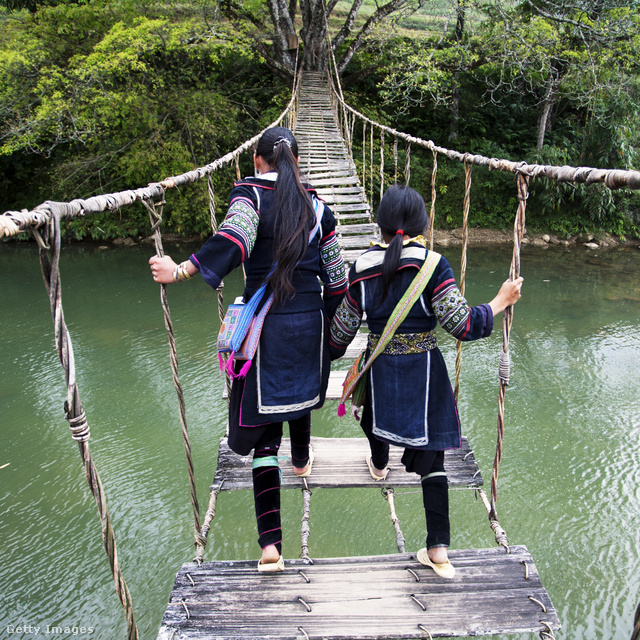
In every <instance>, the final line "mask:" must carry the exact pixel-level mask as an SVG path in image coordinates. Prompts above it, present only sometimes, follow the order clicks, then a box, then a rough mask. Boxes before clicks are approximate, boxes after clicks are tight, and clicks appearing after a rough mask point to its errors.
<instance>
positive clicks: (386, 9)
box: [338, 0, 407, 74]
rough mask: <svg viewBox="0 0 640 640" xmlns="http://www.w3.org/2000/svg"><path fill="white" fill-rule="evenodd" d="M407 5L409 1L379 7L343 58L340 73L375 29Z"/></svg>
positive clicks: (403, 0) (397, 0)
mask: <svg viewBox="0 0 640 640" xmlns="http://www.w3.org/2000/svg"><path fill="white" fill-rule="evenodd" d="M406 3H407V0H390V1H389V2H387V4H383V5H382V6H379V7H378V8H377V9H376V10H375V11H374V13H373V15H372V16H371V17H370V18H369V19H368V20H367V21H366V22H365V23H364V25H363V27H362V29H360V31H359V33H358V35H357V36H356V37H355V38H354V40H353V42H352V43H351V46H350V47H349V48H348V49H347V52H346V53H345V54H344V56H343V57H342V60H340V62H339V63H338V72H339V73H340V74H342V73H343V71H344V70H345V68H346V66H347V65H348V64H349V62H351V58H353V56H354V54H355V52H356V51H357V50H358V49H359V48H360V47H361V46H362V45H363V44H364V42H365V40H366V38H367V36H368V35H369V34H370V33H371V31H372V30H373V28H374V27H375V26H376V25H377V24H378V23H379V22H380V21H381V20H384V18H386V17H387V16H388V15H389V14H390V13H393V12H394V11H397V10H398V9H400V8H401V7H403V6H404V5H405V4H406Z"/></svg>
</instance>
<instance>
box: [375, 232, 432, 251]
mask: <svg viewBox="0 0 640 640" xmlns="http://www.w3.org/2000/svg"><path fill="white" fill-rule="evenodd" d="M410 242H418V243H419V244H421V245H422V246H423V247H426V246H427V239H426V238H425V237H424V236H421V235H420V236H416V237H415V238H407V239H406V240H403V241H402V246H403V247H406V246H407V245H408V244H409V243H410ZM371 246H372V247H382V248H383V249H388V248H389V244H388V243H386V242H374V241H373V240H372V241H371Z"/></svg>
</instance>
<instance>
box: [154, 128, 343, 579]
mask: <svg viewBox="0 0 640 640" xmlns="http://www.w3.org/2000/svg"><path fill="white" fill-rule="evenodd" d="M253 158H254V165H255V176H251V177H248V178H244V179H242V180H240V181H239V182H237V183H235V185H234V188H233V190H232V191H231V196H230V200H229V209H228V211H227V215H226V217H225V219H224V221H223V223H222V224H221V225H220V229H219V231H218V233H216V234H215V235H214V236H212V237H211V238H209V240H207V242H206V243H205V244H204V245H203V247H202V248H201V249H200V250H199V251H197V252H196V253H195V254H193V255H192V256H191V257H190V258H189V260H186V261H185V262H183V263H181V264H179V265H178V264H176V263H175V262H174V261H173V260H172V259H171V258H170V257H168V256H165V257H163V258H158V257H153V258H151V259H150V260H149V263H150V264H151V271H152V273H153V278H154V280H155V281H156V282H162V283H166V284H168V283H172V282H180V281H182V280H186V279H189V278H191V277H192V276H193V275H195V274H196V273H200V274H201V275H202V277H203V279H204V280H205V282H206V283H207V284H209V285H210V286H212V287H213V288H214V289H217V288H218V287H219V286H220V284H221V282H222V279H223V278H224V277H225V276H226V275H227V274H228V273H230V272H231V271H232V270H233V269H235V268H236V267H238V266H240V265H241V264H244V270H245V274H246V283H245V290H244V296H243V297H244V300H245V301H247V300H249V298H250V297H251V296H252V295H253V293H254V292H255V291H256V290H257V289H258V288H259V287H260V286H261V285H262V283H263V282H265V281H266V282H267V284H268V287H267V293H266V295H265V296H264V298H263V300H266V298H267V297H268V296H269V294H270V293H273V295H274V297H273V303H272V305H271V307H270V309H269V311H268V313H267V315H266V318H265V322H264V325H263V329H262V333H261V334H260V343H259V345H258V351H257V352H256V355H255V357H254V360H253V363H252V365H251V366H250V367H249V369H248V372H247V373H246V377H240V376H238V377H235V378H234V379H233V384H232V388H231V394H230V398H229V446H230V447H231V449H233V451H235V452H236V453H238V454H240V455H248V454H249V453H250V452H251V451H252V450H253V488H254V501H255V510H256V519H257V525H258V543H259V544H260V547H261V548H262V556H261V558H260V561H259V563H258V570H259V571H267V572H271V571H281V570H282V569H283V567H284V562H283V560H282V529H281V519H280V469H279V463H278V450H279V447H280V442H281V439H282V430H283V422H288V424H289V432H290V436H291V458H292V464H293V470H294V473H296V474H297V475H299V476H300V477H306V476H308V475H309V473H310V472H311V465H312V462H313V451H312V450H311V447H310V445H309V442H310V433H311V411H312V410H313V409H317V408H319V407H321V406H322V404H323V403H324V399H325V393H326V389H327V383H328V379H329V369H330V364H331V361H330V356H329V352H328V346H327V340H326V338H325V331H326V329H327V327H328V323H329V321H330V320H331V317H332V316H333V313H334V312H335V309H336V308H337V306H338V304H339V303H340V301H341V299H342V297H343V296H344V293H345V291H346V286H347V280H346V274H345V268H344V262H343V260H342V254H341V251H340V246H339V244H338V241H337V239H336V236H335V218H334V216H333V213H332V212H331V210H330V209H329V208H328V207H327V206H326V205H324V204H323V203H321V202H319V201H318V199H317V197H316V193H315V191H314V190H313V189H312V188H311V187H310V186H309V185H306V184H303V183H302V182H301V181H300V177H299V174H298V144H297V142H296V139H295V138H294V136H293V134H292V133H291V131H289V130H288V129H285V128H283V127H273V128H271V129H267V131H265V132H264V133H263V135H262V136H261V138H260V140H259V142H258V144H257V146H256V149H255V151H254V156H253ZM316 227H317V230H316V231H314V229H316ZM274 265H275V266H274ZM320 281H322V283H323V284H324V287H322V286H321V284H320ZM240 364H242V363H240ZM239 371H240V365H236V374H237V373H238V372H239Z"/></svg>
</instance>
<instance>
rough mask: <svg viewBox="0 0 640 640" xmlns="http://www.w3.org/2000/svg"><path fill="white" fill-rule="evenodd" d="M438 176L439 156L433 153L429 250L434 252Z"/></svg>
mask: <svg viewBox="0 0 640 640" xmlns="http://www.w3.org/2000/svg"><path fill="white" fill-rule="evenodd" d="M437 175H438V154H437V153H436V152H435V151H434V152H433V169H432V171H431V215H430V216H429V234H428V235H429V249H430V250H431V251H433V229H434V227H435V220H436V177H437Z"/></svg>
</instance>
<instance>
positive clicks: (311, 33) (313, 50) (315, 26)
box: [300, 0, 329, 71]
mask: <svg viewBox="0 0 640 640" xmlns="http://www.w3.org/2000/svg"><path fill="white" fill-rule="evenodd" d="M300 15H301V16H302V32H301V33H302V42H303V43H304V55H303V59H302V68H303V69H304V70H305V71H324V70H325V69H326V68H327V62H328V58H329V56H328V47H327V37H326V34H325V23H326V20H325V10H324V2H323V0H300Z"/></svg>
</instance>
